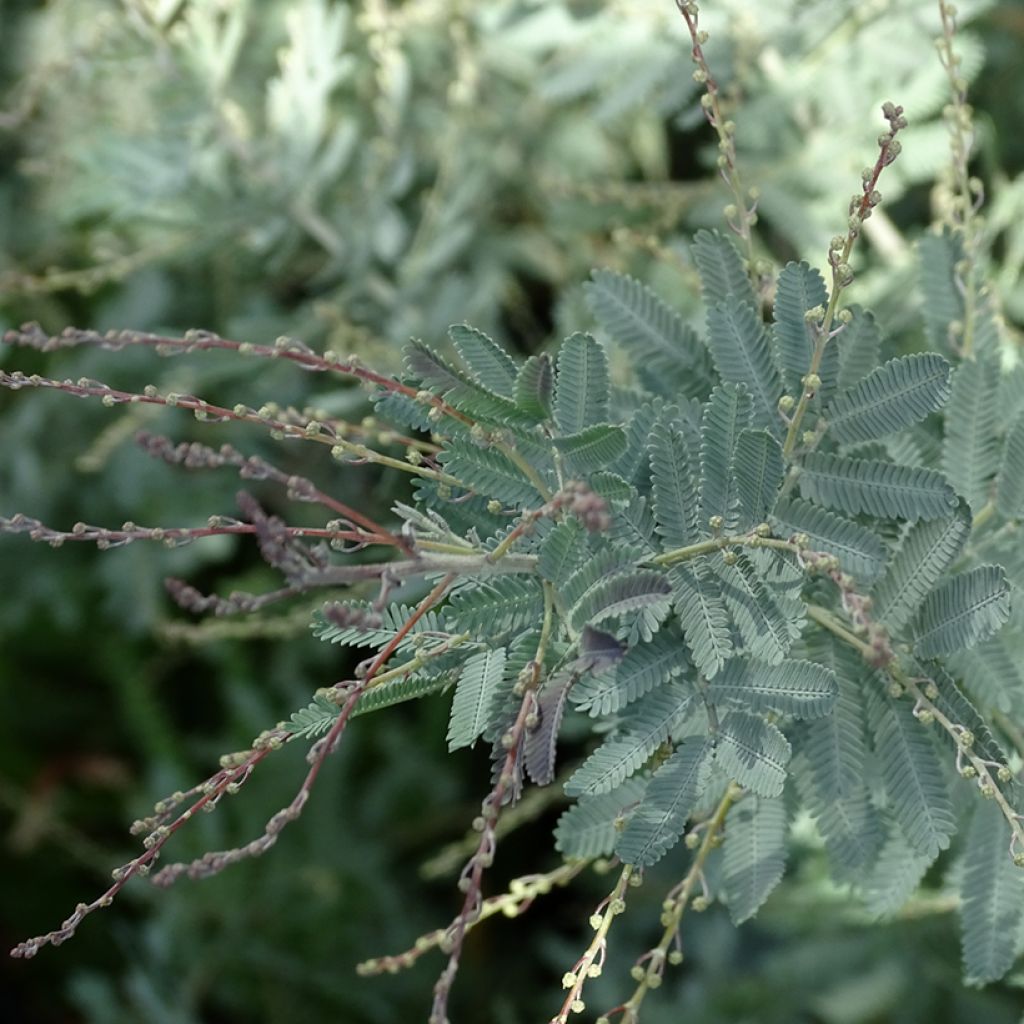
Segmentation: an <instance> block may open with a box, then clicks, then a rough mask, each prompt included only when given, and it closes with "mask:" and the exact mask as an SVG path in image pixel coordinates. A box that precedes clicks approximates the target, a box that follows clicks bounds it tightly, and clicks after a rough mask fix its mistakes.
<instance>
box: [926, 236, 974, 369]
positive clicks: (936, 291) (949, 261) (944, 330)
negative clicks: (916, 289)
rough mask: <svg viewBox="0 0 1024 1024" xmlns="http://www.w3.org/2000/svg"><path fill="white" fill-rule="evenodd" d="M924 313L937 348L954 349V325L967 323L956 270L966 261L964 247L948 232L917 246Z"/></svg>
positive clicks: (933, 342) (928, 237) (930, 335)
mask: <svg viewBox="0 0 1024 1024" xmlns="http://www.w3.org/2000/svg"><path fill="white" fill-rule="evenodd" d="M917 255H918V267H919V272H920V279H921V291H922V293H923V296H924V302H923V304H922V307H921V308H922V312H923V313H924V322H925V327H926V328H927V329H928V336H929V337H930V338H931V342H932V344H933V345H934V346H935V347H936V348H942V349H950V348H952V347H953V346H954V345H955V344H956V341H957V339H956V338H955V337H954V336H953V334H952V331H951V327H952V325H953V324H956V323H959V324H963V322H964V300H963V294H962V292H961V289H960V285H959V282H958V280H957V274H956V270H955V267H956V265H957V263H958V262H959V261H960V260H961V259H963V247H962V246H961V244H960V241H959V239H957V238H956V236H954V235H952V234H950V233H949V232H948V231H946V232H944V233H943V234H941V235H924V236H923V237H922V238H921V240H920V241H919V242H918V243H917Z"/></svg>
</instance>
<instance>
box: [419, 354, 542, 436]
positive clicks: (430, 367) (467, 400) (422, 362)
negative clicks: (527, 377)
mask: <svg viewBox="0 0 1024 1024" xmlns="http://www.w3.org/2000/svg"><path fill="white" fill-rule="evenodd" d="M404 362H405V368H406V370H407V371H408V373H409V375H410V376H412V377H415V378H416V379H417V380H419V381H420V382H421V383H422V384H423V385H424V386H425V387H426V388H427V389H428V390H431V391H433V392H434V393H435V394H437V395H440V396H441V397H442V398H444V400H445V401H446V402H448V403H449V404H450V405H452V406H454V407H455V408H456V409H458V410H459V411H460V412H463V413H465V414H466V415H467V416H470V417H472V418H473V419H475V420H483V421H487V422H490V423H498V424H519V425H523V426H530V425H532V424H533V423H534V422H535V417H534V416H532V415H529V414H527V413H526V412H525V411H524V410H523V409H522V408H520V407H519V406H518V405H516V403H515V402H513V401H510V400H509V399H508V398H504V397H502V396H501V395H498V394H495V393H494V392H492V391H488V390H487V388H485V387H484V386H483V385H482V384H479V383H478V382H477V381H476V380H474V379H473V378H472V377H471V376H470V375H469V374H467V373H465V372H463V371H462V370H460V369H458V368H457V367H455V366H453V365H452V364H451V363H449V362H448V361H447V360H445V359H444V358H442V357H441V356H439V355H438V354H437V353H436V352H434V351H433V349H431V348H430V347H429V346H428V345H425V344H424V343H423V342H422V341H418V340H416V339H415V338H414V339H413V340H412V341H410V342H409V343H408V345H406V348H405V356H404Z"/></svg>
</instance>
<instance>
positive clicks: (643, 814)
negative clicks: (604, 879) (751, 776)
mask: <svg viewBox="0 0 1024 1024" xmlns="http://www.w3.org/2000/svg"><path fill="white" fill-rule="evenodd" d="M712 750H713V747H712V743H711V740H710V739H708V738H707V737H700V736H691V737H689V738H687V739H685V740H683V742H682V743H680V745H679V746H678V747H676V749H675V750H674V751H673V752H672V754H671V756H670V757H669V758H668V760H667V761H665V763H664V764H663V765H661V767H660V768H658V770H657V771H656V772H655V773H654V775H653V776H651V781H650V782H649V783H648V784H647V789H646V790H645V791H644V795H643V798H642V799H641V801H640V804H639V805H638V807H637V808H636V810H635V811H634V812H633V815H632V817H631V818H630V819H629V821H628V823H627V824H626V827H625V829H624V830H623V832H622V836H621V837H620V839H619V841H618V842H617V843H616V845H615V852H616V853H617V854H618V856H619V858H620V859H621V860H622V861H623V862H624V863H626V864H634V865H636V866H638V867H648V866H650V865H651V864H655V863H657V862H658V861H659V860H661V858H662V857H663V856H664V855H665V854H666V853H667V852H668V851H669V850H670V849H671V848H672V847H673V846H675V844H676V843H677V842H678V841H679V838H680V837H681V836H682V833H683V829H685V828H686V822H687V820H688V819H689V817H690V814H691V813H692V812H693V808H694V805H695V804H696V802H697V800H698V799H699V798H700V795H701V793H702V792H703V791H704V787H705V786H706V785H707V782H708V779H709V777H710V775H711V754H712Z"/></svg>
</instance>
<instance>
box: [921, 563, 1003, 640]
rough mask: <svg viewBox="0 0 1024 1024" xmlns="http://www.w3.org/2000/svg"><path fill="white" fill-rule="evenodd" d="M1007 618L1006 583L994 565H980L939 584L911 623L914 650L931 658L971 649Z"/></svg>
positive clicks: (999, 570) (1000, 570)
mask: <svg viewBox="0 0 1024 1024" xmlns="http://www.w3.org/2000/svg"><path fill="white" fill-rule="evenodd" d="M1009 617H1010V583H1009V581H1008V580H1007V578H1006V573H1005V572H1003V570H1002V568H1001V567H1000V566H998V565H981V566H978V567H977V568H975V569H971V570H970V571H969V572H964V573H959V574H958V575H956V576H953V577H951V578H950V579H947V580H945V581H944V582H943V583H940V584H939V585H938V586H937V587H936V588H935V589H934V590H933V591H932V592H931V593H930V594H929V595H928V596H927V597H926V598H925V599H924V603H923V604H922V605H921V609H920V611H919V612H918V614H917V618H916V619H915V621H914V628H913V633H914V649H915V650H916V651H917V653H918V654H919V655H921V657H923V658H934V657H938V656H941V655H945V654H955V653H956V652H957V651H960V650H964V649H966V648H969V647H973V646H974V645H975V644H976V643H978V642H979V641H981V640H985V639H987V638H988V637H990V636H991V635H992V634H993V633H995V632H996V631H997V630H998V629H1000V628H1001V627H1002V626H1003V624H1004V623H1005V622H1006V620H1007V619H1008V618H1009Z"/></svg>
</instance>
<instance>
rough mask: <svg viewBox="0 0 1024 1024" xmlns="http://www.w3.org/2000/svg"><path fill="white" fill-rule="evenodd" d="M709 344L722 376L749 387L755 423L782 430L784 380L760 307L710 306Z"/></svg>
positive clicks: (741, 305) (726, 304) (732, 304)
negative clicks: (781, 408)
mask: <svg viewBox="0 0 1024 1024" xmlns="http://www.w3.org/2000/svg"><path fill="white" fill-rule="evenodd" d="M708 348H709V349H710V350H711V358H712V359H713V360H714V361H715V368H716V369H717V370H718V375H719V377H721V379H722V380H723V381H730V382H731V383H733V384H743V385H745V386H746V387H747V389H748V391H749V392H750V395H751V398H752V400H753V418H754V424H755V426H757V427H760V428H762V429H766V430H769V431H772V432H774V433H779V432H780V431H781V425H782V421H781V420H780V419H779V414H778V402H779V398H781V397H782V383H781V382H780V380H779V371H778V369H777V368H776V366H775V360H774V359H773V357H772V347H771V343H770V342H769V340H768V331H767V330H766V328H765V326H764V323H763V322H762V321H761V317H760V315H759V314H758V312H757V309H756V308H755V307H754V306H750V305H748V304H746V303H742V302H739V303H738V302H734V301H727V302H719V303H718V304H717V305H715V306H712V307H711V309H709V310H708Z"/></svg>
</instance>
